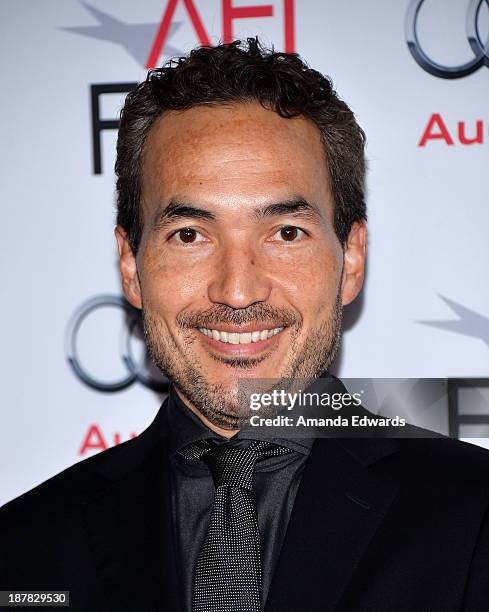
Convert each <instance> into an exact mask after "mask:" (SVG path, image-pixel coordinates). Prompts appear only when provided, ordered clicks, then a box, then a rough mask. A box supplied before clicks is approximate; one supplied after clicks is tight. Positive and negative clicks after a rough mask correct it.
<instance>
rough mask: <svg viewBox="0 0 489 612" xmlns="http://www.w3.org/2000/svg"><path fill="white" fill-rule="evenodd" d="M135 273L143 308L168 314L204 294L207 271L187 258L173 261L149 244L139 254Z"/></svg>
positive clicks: (170, 315)
mask: <svg viewBox="0 0 489 612" xmlns="http://www.w3.org/2000/svg"><path fill="white" fill-rule="evenodd" d="M139 275H140V280H141V293H142V298H143V304H144V307H145V308H150V309H151V310H153V311H158V312H159V313H161V314H167V315H168V316H169V317H172V316H176V315H177V314H178V313H179V312H181V311H182V310H183V309H185V308H187V307H189V306H190V305H191V304H192V303H194V302H196V301H197V300H198V299H199V298H204V297H205V296H206V278H208V274H206V273H205V270H203V268H202V265H201V264H200V265H198V264H197V262H195V261H191V258H190V259H188V258H187V259H186V260H182V258H178V261H177V260H176V259H175V258H174V257H172V256H171V254H170V255H168V253H165V254H161V255H160V254H159V253H158V249H157V248H153V247H151V248H148V249H147V251H146V254H143V255H142V257H141V261H140V265H139Z"/></svg>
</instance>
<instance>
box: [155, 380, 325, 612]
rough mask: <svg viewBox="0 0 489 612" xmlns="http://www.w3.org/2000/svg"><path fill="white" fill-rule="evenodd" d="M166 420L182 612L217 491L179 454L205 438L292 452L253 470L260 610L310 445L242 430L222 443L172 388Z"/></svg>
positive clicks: (200, 467)
mask: <svg viewBox="0 0 489 612" xmlns="http://www.w3.org/2000/svg"><path fill="white" fill-rule="evenodd" d="M167 419H168V429H169V448H170V465H171V488H172V490H171V504H172V516H173V528H174V535H175V543H176V550H177V556H178V559H177V566H178V574H179V582H180V584H181V587H182V589H181V593H182V598H183V599H182V601H183V609H184V612H190V611H191V605H192V586H193V575H194V568H195V563H196V561H197V557H198V554H199V552H200V549H201V547H202V544H203V542H204V539H205V536H206V534H207V528H208V524H209V520H210V514H211V509H212V504H213V501H214V492H215V488H214V483H213V480H212V476H211V473H210V471H209V469H208V467H207V466H206V464H205V463H204V462H203V461H202V462H196V461H191V460H188V459H185V458H183V457H182V456H181V455H180V454H179V453H178V451H180V450H181V449H182V448H184V447H185V446H187V445H188V444H190V443H191V442H196V441H197V440H203V439H207V440H212V441H213V442H214V443H215V444H232V445H235V446H238V447H242V448H245V447H246V446H248V445H249V444H250V443H251V441H252V440H257V439H259V440H267V441H269V442H273V443H275V444H280V445H282V446H286V447H287V448H289V449H291V451H292V452H291V453H289V454H287V455H283V456H280V457H271V458H269V459H266V460H263V461H260V462H259V463H257V464H256V467H255V474H254V480H253V491H254V494H255V500H256V506H257V514H258V525H259V529H260V538H261V544H262V549H261V550H262V566H263V593H262V607H263V606H264V604H265V602H266V597H267V593H268V589H269V587H270V583H271V580H272V576H273V571H274V567H275V564H276V561H277V558H278V555H279V553H280V549H281V546H282V543H283V540H284V537H285V532H286V530H287V525H288V522H289V518H290V513H291V511H292V506H293V505H294V501H295V497H296V493H297V489H298V487H299V483H300V480H301V477H302V472H303V469H304V466H305V464H306V461H307V457H308V455H309V451H310V449H311V447H312V445H313V443H314V440H313V439H307V438H306V439H297V440H288V439H282V438H270V437H266V435H264V433H263V432H260V430H259V428H256V429H255V428H253V429H251V428H246V429H242V430H241V431H239V432H238V433H237V434H236V435H235V436H233V437H232V438H231V439H228V438H225V437H223V436H220V435H219V434H217V433H215V432H214V431H212V430H211V429H209V428H208V427H207V426H206V425H204V423H202V421H201V420H200V419H199V418H198V417H197V416H196V415H195V414H194V413H193V412H192V411H191V410H190V409H189V408H187V406H186V405H185V404H184V403H183V402H182V401H181V399H180V398H179V396H178V394H177V393H176V391H175V389H174V388H173V386H172V387H171V389H170V395H169V398H168V406H167Z"/></svg>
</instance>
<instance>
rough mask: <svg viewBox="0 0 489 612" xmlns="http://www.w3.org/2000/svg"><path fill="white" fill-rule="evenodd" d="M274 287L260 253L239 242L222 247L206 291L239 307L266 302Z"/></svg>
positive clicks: (216, 300) (219, 301) (221, 301)
mask: <svg viewBox="0 0 489 612" xmlns="http://www.w3.org/2000/svg"><path fill="white" fill-rule="evenodd" d="M271 289H272V283H271V280H270V278H269V277H268V275H267V274H266V271H265V269H264V266H263V265H262V263H261V262H260V258H259V256H258V254H257V253H255V252H253V249H252V248H251V247H250V246H248V245H245V244H243V243H242V242H239V243H236V244H234V245H232V246H228V247H227V248H225V249H223V250H222V252H221V254H220V256H219V258H218V260H217V261H215V269H214V271H213V275H212V277H211V280H210V282H209V284H208V290H207V291H208V297H209V300H210V301H211V302H214V303H215V304H224V305H226V306H230V307H231V308H234V309H239V308H247V307H248V306H251V305H252V304H255V303H256V302H266V301H267V300H268V299H269V297H270V292H271Z"/></svg>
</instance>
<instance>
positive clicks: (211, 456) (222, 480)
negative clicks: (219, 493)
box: [202, 445, 256, 491]
mask: <svg viewBox="0 0 489 612" xmlns="http://www.w3.org/2000/svg"><path fill="white" fill-rule="evenodd" d="M202 461H204V462H205V463H206V465H207V467H208V468H209V470H210V472H211V474H212V478H213V480H214V485H215V486H216V488H217V487H222V486H229V487H242V488H244V489H250V491H251V490H252V489H253V471H254V469H255V463H256V455H255V453H254V452H253V451H252V450H250V449H249V448H237V447H235V446H228V445H223V446H214V448H212V449H211V450H210V451H208V452H207V453H205V455H203V456H202Z"/></svg>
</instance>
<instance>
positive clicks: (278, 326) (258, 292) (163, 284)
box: [117, 103, 365, 429]
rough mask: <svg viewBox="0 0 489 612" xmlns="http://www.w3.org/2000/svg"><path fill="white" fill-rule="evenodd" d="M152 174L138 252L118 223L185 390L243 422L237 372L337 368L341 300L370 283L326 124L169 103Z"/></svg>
mask: <svg viewBox="0 0 489 612" xmlns="http://www.w3.org/2000/svg"><path fill="white" fill-rule="evenodd" d="M141 183H142V185H141V187H142V194H141V208H142V217H143V234H142V239H141V244H140V248H139V250H138V253H137V257H136V258H134V256H133V255H132V252H131V251H130V248H129V246H128V242H127V238H126V237H125V234H124V232H123V230H121V229H120V228H118V230H117V236H118V241H119V249H120V254H121V272H122V277H123V287H124V292H125V294H126V296H127V298H128V299H129V301H130V302H131V303H132V304H133V305H134V306H136V307H142V309H143V320H144V325H145V333H146V338H147V342H148V345H149V348H150V350H151V352H152V355H153V357H154V359H155V361H156V362H157V363H158V365H159V366H160V367H161V368H162V369H163V370H164V371H166V373H167V375H168V376H169V377H170V378H171V379H172V380H173V381H174V382H175V384H176V386H177V389H178V390H179V392H180V393H181V395H183V396H184V399H186V400H187V402H188V403H189V404H190V405H191V406H192V407H193V408H194V409H195V408H196V409H197V410H198V411H199V412H200V413H201V414H202V415H203V416H204V417H205V418H206V419H209V420H210V421H211V422H212V423H213V424H215V425H217V426H219V427H222V428H224V429H235V428H237V427H239V424H240V420H239V418H238V414H237V413H238V408H237V399H236V398H237V388H238V382H239V380H240V379H243V378H245V379H254V378H259V379H277V378H293V377H300V378H310V377H314V376H317V375H318V374H319V373H320V372H321V371H322V370H323V369H324V368H325V367H327V366H328V365H329V364H330V362H331V360H332V359H333V357H334V353H335V351H336V348H337V343H338V339H339V334H340V323H341V306H342V303H347V302H349V301H351V300H352V299H353V298H354V297H355V295H356V293H358V291H359V289H360V286H361V276H362V274H363V256H364V247H365V234H364V228H363V226H362V225H359V224H356V226H355V228H353V230H352V233H351V236H352V238H351V240H350V242H352V243H353V247H354V248H353V251H354V252H353V253H350V258H349V259H348V257H346V256H345V253H347V252H348V249H347V250H346V251H344V249H343V248H342V246H341V244H340V242H339V240H338V238H337V236H336V234H335V232H334V227H333V213H334V211H333V198H332V193H331V187H330V179H329V175H328V170H327V163H326V159H325V152H324V148H323V145H322V143H321V140H320V133H319V130H318V129H317V127H316V126H315V125H314V124H313V123H312V122H310V121H309V120H307V119H305V118H303V117H299V118H294V119H284V118H282V117H280V116H279V115H278V114H276V113H275V112H273V111H270V110H266V109H264V108H263V107H262V106H261V105H259V104H257V103H247V104H235V105H230V106H222V105H218V106H213V107H212V106H207V107H205V106H201V107H195V108H192V109H190V110H186V111H179V112H175V111H172V112H168V113H166V114H165V115H164V116H163V117H161V118H160V119H159V120H157V122H156V123H155V125H154V126H153V128H152V129H151V132H150V134H149V136H148V138H147V141H146V144H145V153H144V156H143V162H142V179H141ZM355 249H356V250H355ZM351 259H353V260H354V264H355V265H356V268H355V270H354V272H353V273H352V271H351V268H352V264H351V261H350V260H351ZM360 260H361V261H360ZM352 276H354V277H355V280H356V282H352V280H353V279H352Z"/></svg>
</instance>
